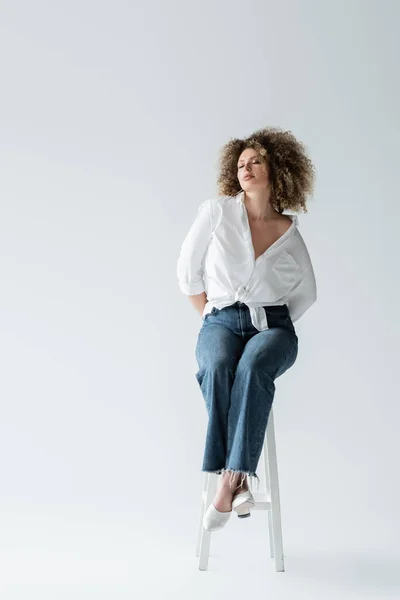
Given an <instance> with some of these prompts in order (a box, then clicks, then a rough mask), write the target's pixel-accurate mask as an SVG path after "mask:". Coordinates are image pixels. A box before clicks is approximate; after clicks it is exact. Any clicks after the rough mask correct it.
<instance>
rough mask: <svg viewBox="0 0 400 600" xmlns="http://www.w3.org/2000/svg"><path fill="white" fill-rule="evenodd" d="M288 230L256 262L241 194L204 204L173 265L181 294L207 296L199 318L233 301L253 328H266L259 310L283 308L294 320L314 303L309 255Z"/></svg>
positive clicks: (295, 229) (295, 221)
mask: <svg viewBox="0 0 400 600" xmlns="http://www.w3.org/2000/svg"><path fill="white" fill-rule="evenodd" d="M288 216H289V217H290V218H291V220H292V224H291V226H290V227H289V229H288V230H287V231H286V232H285V233H284V234H283V235H282V236H281V237H280V238H279V239H278V240H277V241H276V242H274V243H273V244H272V245H271V246H270V247H269V248H268V249H267V250H266V251H265V252H264V253H263V254H262V255H261V256H259V257H258V258H257V259H256V260H255V254H254V248H253V242H252V237H251V230H250V225H249V220H248V216H247V210H246V207H245V204H244V192H243V191H241V192H239V194H237V195H236V196H218V197H214V198H210V199H208V200H204V201H203V202H202V203H201V204H200V206H199V207H198V211H197V215H196V218H195V220H194V222H193V224H192V226H191V227H190V229H189V232H188V233H187V235H186V237H185V239H184V241H183V243H182V245H181V250H180V255H179V258H178V264H177V276H178V284H179V287H180V289H181V291H182V292H183V293H184V294H186V295H188V296H192V295H195V294H201V293H202V292H206V296H207V300H208V302H207V303H206V305H205V307H204V311H203V314H202V318H203V319H204V317H205V315H206V314H207V313H209V312H211V309H212V307H213V306H215V307H216V308H219V309H221V308H224V307H225V306H229V305H231V304H234V303H235V302H237V301H240V302H243V303H244V304H246V305H247V306H248V307H249V310H250V316H251V321H252V323H253V325H254V327H255V328H256V329H258V330H259V331H262V330H264V329H268V322H267V318H266V314H265V311H264V310H263V308H262V307H263V306H269V305H277V304H279V305H282V304H287V305H288V308H289V314H290V317H291V319H292V321H293V322H295V321H297V319H299V318H300V317H301V316H302V315H303V314H304V313H305V312H306V310H307V309H308V308H310V306H311V305H312V304H313V303H314V302H315V301H316V299H317V287H316V281H315V276H314V270H313V266H312V263H311V259H310V255H309V252H308V250H307V247H306V245H305V242H304V240H303V237H302V235H301V233H300V231H299V230H298V217H297V215H292V214H288Z"/></svg>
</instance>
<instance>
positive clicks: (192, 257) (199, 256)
mask: <svg viewBox="0 0 400 600" xmlns="http://www.w3.org/2000/svg"><path fill="white" fill-rule="evenodd" d="M211 234H212V205H211V200H204V202H202V203H201V204H200V206H199V208H198V210H197V215H196V218H195V220H194V222H193V223H192V225H191V227H190V229H189V231H188V233H187V235H186V237H185V239H184V241H183V243H182V245H181V250H180V254H179V258H178V264H177V269H176V272H177V276H178V284H179V287H180V289H181V291H182V292H183V293H184V294H186V295H188V296H194V295H196V294H201V293H202V292H204V291H205V285H204V280H203V259H204V257H205V254H206V250H207V248H208V244H209V243H210V240H211Z"/></svg>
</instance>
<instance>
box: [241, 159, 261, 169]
mask: <svg viewBox="0 0 400 600" xmlns="http://www.w3.org/2000/svg"><path fill="white" fill-rule="evenodd" d="M254 162H256V163H259V162H260V161H259V159H258V158H256V159H255V160H253V163H254ZM243 166H244V165H239V169H241V168H242V167H243Z"/></svg>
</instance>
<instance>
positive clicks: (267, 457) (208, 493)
mask: <svg viewBox="0 0 400 600" xmlns="http://www.w3.org/2000/svg"><path fill="white" fill-rule="evenodd" d="M261 455H262V456H263V459H264V475H265V486H266V490H265V492H263V493H261V492H255V493H253V497H254V500H255V506H254V507H253V508H252V510H265V511H267V515H268V534H269V554H270V557H271V558H273V559H274V560H275V570H276V571H284V570H285V568H284V560H283V542H282V523H281V507H280V497H279V481H278V464H277V457H276V444H275V429H274V416H273V409H272V407H271V409H270V412H269V415H268V424H267V428H266V432H265V438H264V443H263V448H262V452H261ZM218 476H219V475H218V474H217V473H204V487H203V492H202V495H201V511H200V524H199V528H198V533H197V542H196V556H198V557H199V569H200V571H206V570H207V567H208V558H209V554H210V544H211V534H212V533H213V532H211V531H207V530H206V529H204V527H203V517H204V513H205V511H206V510H207V508H208V507H209V505H210V504H211V502H212V501H213V499H214V496H215V494H216V492H217V480H218ZM215 533H217V535H219V532H215Z"/></svg>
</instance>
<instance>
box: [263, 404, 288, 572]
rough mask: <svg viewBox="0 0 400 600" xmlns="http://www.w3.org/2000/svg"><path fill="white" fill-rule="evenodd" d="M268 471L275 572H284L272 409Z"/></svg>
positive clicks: (271, 413) (269, 430) (268, 444)
mask: <svg viewBox="0 0 400 600" xmlns="http://www.w3.org/2000/svg"><path fill="white" fill-rule="evenodd" d="M267 447H268V448H267V452H268V471H269V480H270V484H271V512H272V530H273V538H274V554H275V570H276V571H284V570H285V568H284V561H283V541H282V523H281V506H280V498H279V481H278V464H277V459H276V444H275V429H274V417H273V412H272V409H271V411H270V414H269V417H268V426H267Z"/></svg>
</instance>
